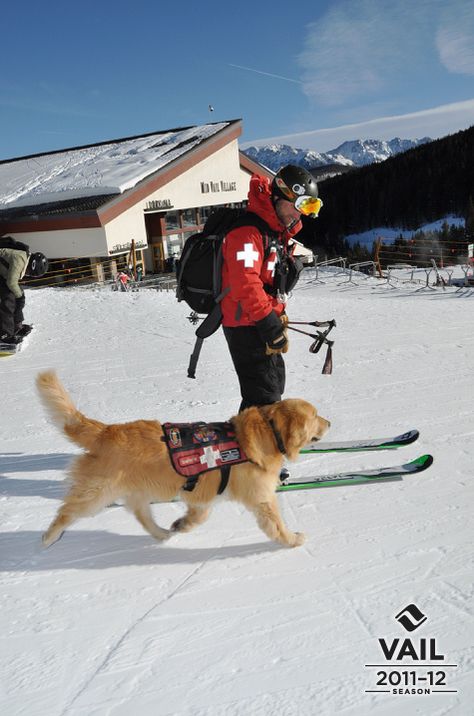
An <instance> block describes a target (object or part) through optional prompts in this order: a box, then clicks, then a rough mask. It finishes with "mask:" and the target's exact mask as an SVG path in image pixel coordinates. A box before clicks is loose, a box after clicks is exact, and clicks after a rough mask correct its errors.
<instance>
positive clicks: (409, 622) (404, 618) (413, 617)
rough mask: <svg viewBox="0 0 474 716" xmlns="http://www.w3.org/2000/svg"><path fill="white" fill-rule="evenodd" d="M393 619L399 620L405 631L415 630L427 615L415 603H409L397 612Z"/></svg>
mask: <svg viewBox="0 0 474 716" xmlns="http://www.w3.org/2000/svg"><path fill="white" fill-rule="evenodd" d="M395 619H396V620H397V621H398V622H400V624H401V625H402V626H403V627H405V629H406V630H407V631H415V629H418V627H419V626H421V625H422V624H423V622H425V621H426V620H427V617H426V616H425V615H424V614H423V612H421V611H420V610H419V609H418V607H417V606H416V604H409V605H408V606H407V607H405V609H402V611H401V612H400V613H399V614H397V616H396V617H395Z"/></svg>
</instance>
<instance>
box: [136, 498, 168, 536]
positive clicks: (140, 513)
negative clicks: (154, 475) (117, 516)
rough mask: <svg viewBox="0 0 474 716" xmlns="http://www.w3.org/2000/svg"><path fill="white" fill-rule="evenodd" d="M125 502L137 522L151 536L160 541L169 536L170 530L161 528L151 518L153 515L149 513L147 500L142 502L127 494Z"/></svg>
mask: <svg viewBox="0 0 474 716" xmlns="http://www.w3.org/2000/svg"><path fill="white" fill-rule="evenodd" d="M125 504H126V505H127V507H128V509H129V510H131V511H132V512H133V514H134V515H135V517H136V518H137V520H138V521H139V523H140V524H141V526H142V527H144V528H145V529H146V531H147V532H149V533H150V534H151V536H152V537H154V538H155V539H157V540H159V541H160V542H162V541H163V540H165V539H168V537H169V536H170V534H171V533H170V531H169V530H165V529H163V527H160V526H159V525H157V524H156V522H155V520H154V519H153V515H152V514H151V509H150V505H149V503H148V502H144V501H143V500H140V499H138V498H137V497H136V496H135V497H132V496H128V497H126V498H125Z"/></svg>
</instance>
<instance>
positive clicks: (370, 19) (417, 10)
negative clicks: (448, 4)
mask: <svg viewBox="0 0 474 716" xmlns="http://www.w3.org/2000/svg"><path fill="white" fill-rule="evenodd" d="M438 6H439V4H438V0H431V1H430V2H427V1H426V0H418V1H417V2H416V3H414V2H412V0H399V1H398V2H393V0H359V1H358V2H353V0H345V1H344V2H340V3H337V5H335V6H333V7H332V8H331V9H330V10H329V11H328V12H327V13H326V14H325V15H324V16H323V17H322V18H320V20H319V21H318V22H317V23H312V24H310V25H309V26H308V28H307V30H308V34H307V37H306V40H305V49H304V51H303V52H302V53H301V54H300V56H299V58H298V61H299V64H300V66H301V67H302V79H303V83H304V92H305V94H306V95H307V96H308V97H309V98H310V99H313V100H315V101H316V102H317V103H319V104H321V105H324V106H333V107H335V106H339V105H342V104H345V103H346V102H347V100H348V99H350V98H351V97H359V96H367V95H372V94H374V93H376V92H378V91H380V90H382V89H384V88H386V87H387V86H389V84H390V83H393V82H394V81H398V80H399V79H400V77H401V76H402V69H404V68H406V66H407V61H409V62H410V64H411V65H412V66H419V65H420V63H421V57H422V54H423V51H424V49H425V47H426V43H427V42H428V41H429V37H430V32H432V30H430V27H431V28H433V24H432V22H433V11H435V10H436V8H437V7H438Z"/></svg>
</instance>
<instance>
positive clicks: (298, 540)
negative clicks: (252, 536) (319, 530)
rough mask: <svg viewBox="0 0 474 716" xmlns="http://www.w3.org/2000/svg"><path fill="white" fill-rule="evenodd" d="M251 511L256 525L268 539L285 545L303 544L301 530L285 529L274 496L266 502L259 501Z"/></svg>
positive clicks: (296, 545) (295, 545)
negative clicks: (255, 519)
mask: <svg viewBox="0 0 474 716" xmlns="http://www.w3.org/2000/svg"><path fill="white" fill-rule="evenodd" d="M252 511H253V513H254V514H255V516H256V518H257V522H258V526H259V527H260V529H262V530H263V531H264V532H265V534H266V535H267V537H270V539H272V540H275V541H276V542H280V544H284V545H285V546H286V547H298V546H299V545H300V544H303V542H304V540H305V537H304V534H303V533H302V532H290V531H289V530H288V529H287V527H286V525H285V523H284V522H283V520H282V518H281V515H280V510H279V509H278V503H277V500H276V497H273V498H271V499H270V500H269V501H268V502H260V503H259V504H258V505H256V506H254V507H252Z"/></svg>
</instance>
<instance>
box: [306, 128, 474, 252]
mask: <svg viewBox="0 0 474 716" xmlns="http://www.w3.org/2000/svg"><path fill="white" fill-rule="evenodd" d="M473 158H474V126H473V127H470V128H469V129H467V130H465V131H462V132H457V133H456V134H453V135H450V136H447V137H444V138H442V139H438V140H435V141H433V142H430V143H428V144H424V145H421V146H419V147H416V148H415V149H411V150H409V151H407V152H404V153H402V154H399V155H397V156H395V157H391V158H390V159H387V160H386V161H384V162H381V163H380V164H371V165H369V166H365V167H362V168H360V169H354V170H353V171H350V172H348V173H346V174H342V175H339V176H336V177H333V178H331V179H327V180H326V181H324V182H322V183H320V185H319V193H320V196H321V198H322V199H323V202H324V206H323V209H322V210H321V213H320V215H319V217H318V219H317V220H316V221H314V220H306V219H305V220H304V228H303V231H302V232H301V233H300V235H299V237H298V239H299V240H301V241H302V242H303V243H304V244H305V245H306V246H308V247H310V248H311V249H312V250H313V252H314V253H315V254H317V255H318V256H319V259H320V260H321V259H324V258H331V257H334V256H346V257H348V258H349V259H350V260H351V261H364V260H368V259H371V258H373V257H374V251H375V246H373V247H372V249H371V250H370V247H369V248H367V247H366V246H361V245H359V244H355V245H352V246H351V245H349V243H348V242H347V241H346V240H345V239H344V237H345V236H347V235H349V234H355V233H360V232H363V231H366V230H368V229H372V228H376V227H385V226H386V227H397V228H400V229H408V230H413V232H414V235H413V236H412V238H410V239H404V238H403V237H402V236H400V237H399V238H398V239H396V240H393V239H392V240H390V241H386V242H383V251H381V257H383V261H382V262H385V263H394V262H403V263H408V264H412V265H417V266H422V265H425V264H427V263H429V260H430V258H435V259H436V260H437V262H440V265H448V264H452V263H460V262H461V263H462V262H466V260H467V247H468V244H470V243H473V242H474V162H473ZM449 215H454V216H458V217H462V218H464V220H465V226H462V227H460V226H456V225H454V224H451V225H450V224H449V222H448V221H445V222H444V223H443V225H442V228H441V229H440V230H439V231H436V232H434V231H429V232H427V231H421V230H419V229H420V227H422V226H424V225H425V224H429V223H431V222H434V221H438V220H439V219H442V218H443V217H448V216H449ZM415 232H416V233H415Z"/></svg>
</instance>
